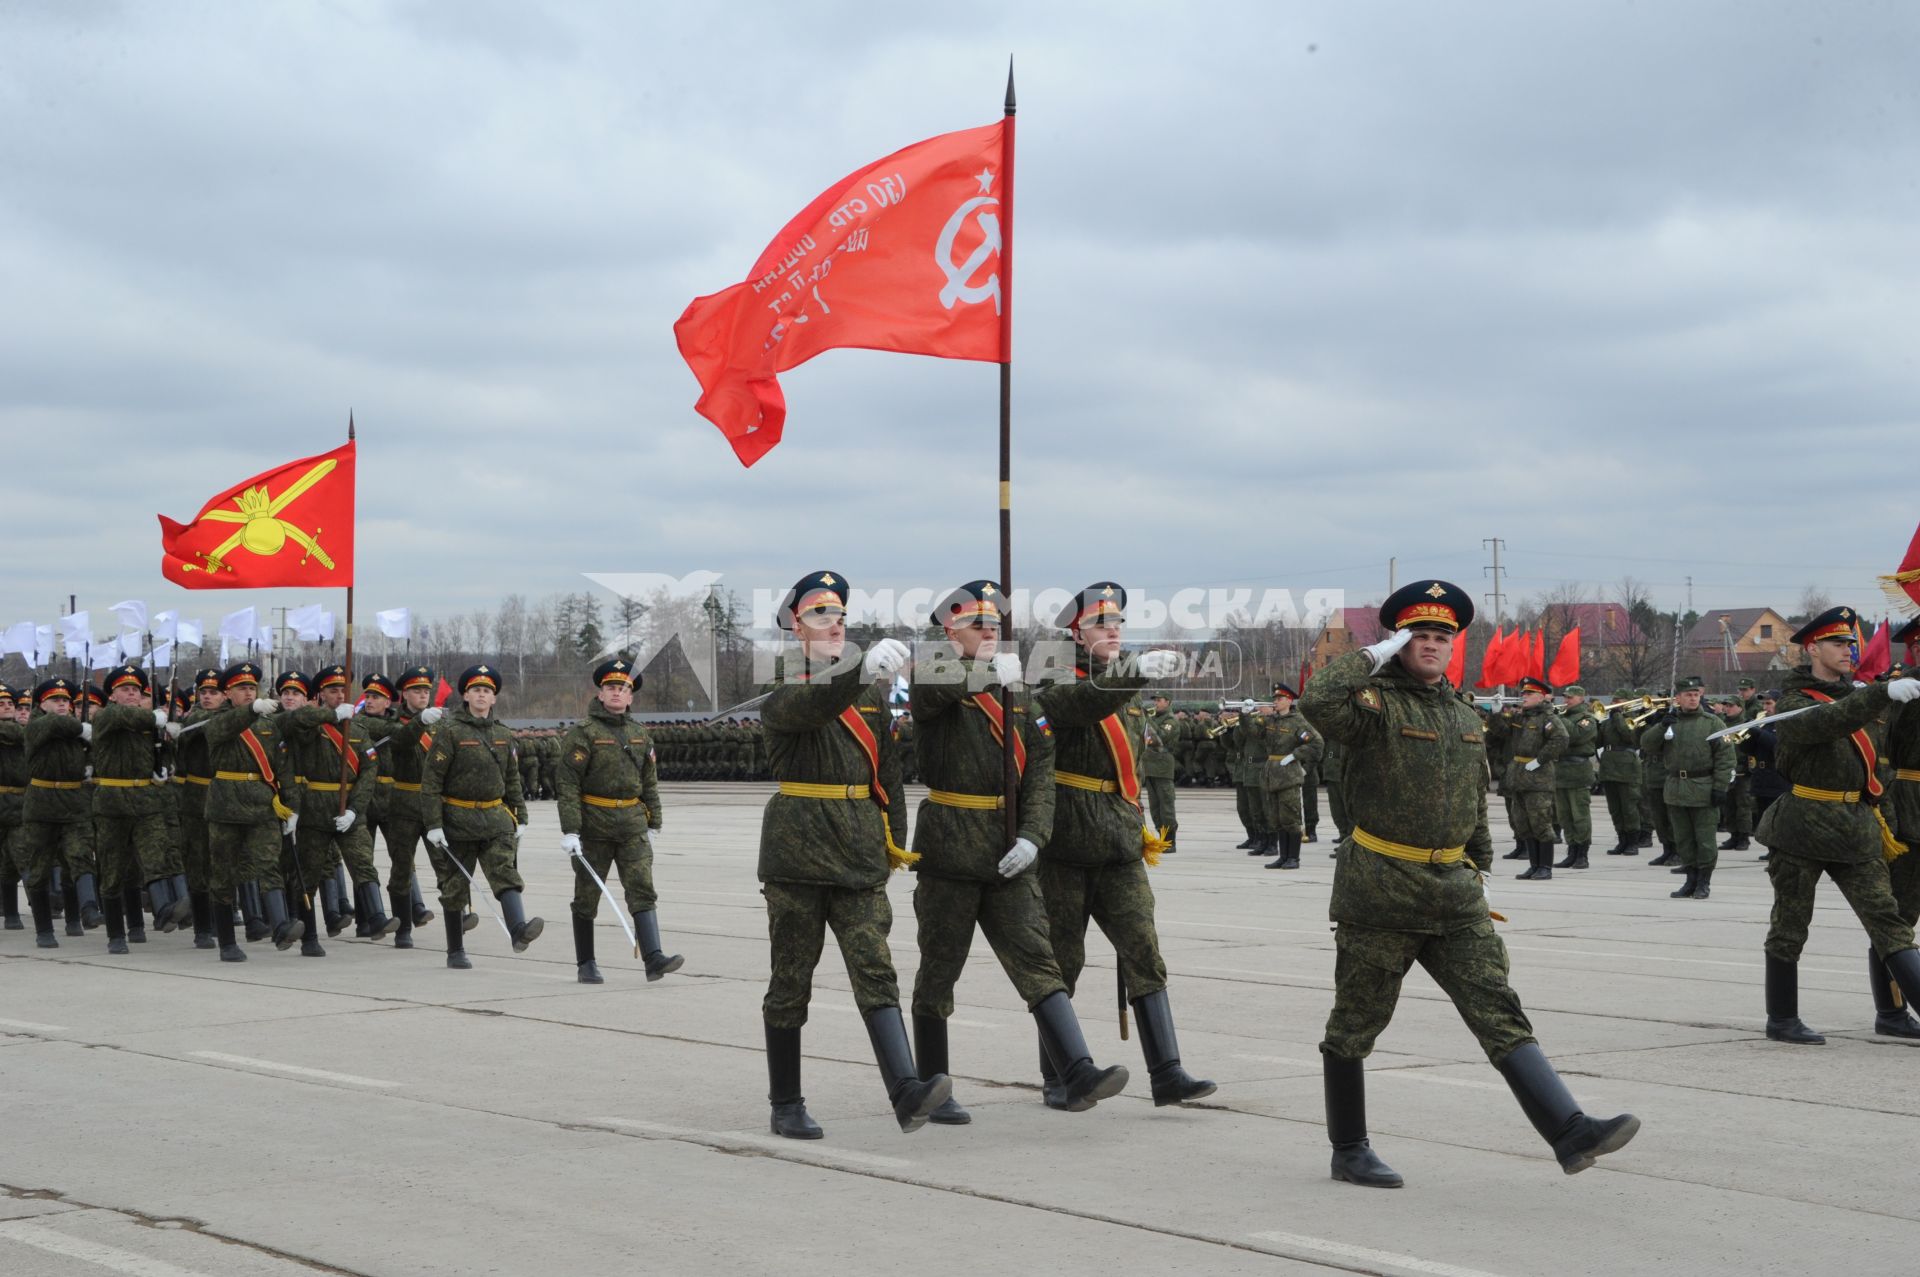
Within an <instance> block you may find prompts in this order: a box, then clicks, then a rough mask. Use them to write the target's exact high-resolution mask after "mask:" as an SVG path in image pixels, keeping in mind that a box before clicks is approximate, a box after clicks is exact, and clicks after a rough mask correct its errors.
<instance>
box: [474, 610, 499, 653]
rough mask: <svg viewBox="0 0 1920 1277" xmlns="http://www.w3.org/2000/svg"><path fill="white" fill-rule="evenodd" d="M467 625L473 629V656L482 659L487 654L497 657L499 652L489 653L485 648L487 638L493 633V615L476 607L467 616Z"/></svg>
mask: <svg viewBox="0 0 1920 1277" xmlns="http://www.w3.org/2000/svg"><path fill="white" fill-rule="evenodd" d="M467 624H468V625H470V626H472V627H473V654H474V655H475V656H478V657H482V658H485V657H486V656H488V655H489V654H491V655H493V656H498V655H499V652H497V651H495V652H492V653H489V651H488V648H487V636H488V635H489V634H491V633H493V613H491V612H489V611H487V609H485V608H483V607H477V608H475V609H473V611H472V612H469V613H468V614H467Z"/></svg>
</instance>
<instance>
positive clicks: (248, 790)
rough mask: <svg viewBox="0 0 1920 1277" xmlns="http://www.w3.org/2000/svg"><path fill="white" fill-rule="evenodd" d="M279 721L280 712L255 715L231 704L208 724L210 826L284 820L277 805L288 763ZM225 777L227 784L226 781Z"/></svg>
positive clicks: (212, 715) (208, 802) (206, 729)
mask: <svg viewBox="0 0 1920 1277" xmlns="http://www.w3.org/2000/svg"><path fill="white" fill-rule="evenodd" d="M258 703H259V702H258V701H255V702H254V704H258ZM279 720H280V713H279V711H278V710H275V711H274V712H273V713H271V714H256V713H255V712H254V710H253V705H231V706H228V707H227V708H226V709H223V710H218V711H215V712H214V713H213V714H211V715H209V716H208V717H207V718H206V719H205V722H206V726H205V727H203V728H201V729H200V730H201V731H203V732H205V733H206V738H207V761H208V763H209V764H210V765H211V766H212V768H213V780H212V781H211V782H209V783H208V785H207V819H208V820H209V821H211V822H212V823H214V824H217V825H252V824H258V823H259V822H261V821H266V820H278V819H280V814H279V813H278V812H276V811H275V810H274V804H275V803H277V802H278V801H279V789H280V785H281V783H282V781H283V779H284V777H283V775H282V773H283V772H284V771H285V770H286V760H285V758H284V757H283V756H282V755H283V752H284V751H283V750H282V748H281V744H282V742H281V736H280V722H279ZM250 740H251V741H252V742H253V743H254V745H257V747H258V749H259V751H260V754H261V755H262V756H264V757H265V759H266V765H267V766H268V767H269V768H271V769H272V771H271V772H270V773H268V772H262V771H261V770H260V762H259V758H258V757H257V756H256V755H255V752H254V748H253V747H250V745H249V741H250ZM223 772H224V773H226V778H225V779H223V778H222V776H221V773H223ZM269 775H270V776H271V777H272V779H271V780H269V779H268V777H269ZM249 777H250V779H248V778H249ZM289 810H290V809H289Z"/></svg>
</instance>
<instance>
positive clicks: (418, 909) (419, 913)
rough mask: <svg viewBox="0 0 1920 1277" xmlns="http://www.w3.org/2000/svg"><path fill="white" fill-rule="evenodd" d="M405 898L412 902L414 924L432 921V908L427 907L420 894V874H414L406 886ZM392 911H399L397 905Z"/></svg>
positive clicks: (420, 925) (418, 925) (424, 924)
mask: <svg viewBox="0 0 1920 1277" xmlns="http://www.w3.org/2000/svg"><path fill="white" fill-rule="evenodd" d="M407 899H409V900H410V901H412V902H413V925H414V926H416V927H424V926H426V925H427V924H428V923H429V922H432V921H433V910H431V909H429V908H427V902H426V901H425V900H424V899H423V898H422V897H421V895H420V876H419V875H418V874H415V875H414V879H413V885H412V886H411V887H409V888H407ZM393 911H394V912H395V913H399V912H400V908H399V906H397V905H396V906H395V907H394V910H393Z"/></svg>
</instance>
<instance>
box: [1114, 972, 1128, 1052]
mask: <svg viewBox="0 0 1920 1277" xmlns="http://www.w3.org/2000/svg"><path fill="white" fill-rule="evenodd" d="M1113 987H1114V991H1115V992H1116V993H1118V994H1119V995H1120V1040H1121V1041H1122V1042H1125V1041H1126V1040H1127V973H1126V972H1125V971H1122V970H1121V969H1120V955H1119V954H1117V953H1116V954H1114V955H1113Z"/></svg>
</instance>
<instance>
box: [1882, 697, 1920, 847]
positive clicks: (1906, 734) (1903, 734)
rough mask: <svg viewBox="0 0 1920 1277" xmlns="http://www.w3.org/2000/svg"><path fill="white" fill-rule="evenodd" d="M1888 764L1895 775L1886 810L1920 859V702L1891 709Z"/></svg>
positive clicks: (1891, 822)
mask: <svg viewBox="0 0 1920 1277" xmlns="http://www.w3.org/2000/svg"><path fill="white" fill-rule="evenodd" d="M1887 762H1888V763H1890V764H1891V765H1892V766H1893V768H1894V774H1893V780H1892V782H1891V784H1890V785H1889V787H1888V790H1887V799H1888V801H1887V806H1886V807H1885V808H1884V809H1883V810H1885V811H1886V813H1887V820H1888V822H1889V823H1890V824H1892V825H1893V831H1894V833H1896V834H1898V835H1899V836H1900V838H1901V840H1902V841H1904V842H1906V843H1908V844H1910V845H1909V847H1908V851H1907V854H1908V855H1910V856H1920V846H1912V845H1911V844H1914V843H1920V702H1914V701H1909V702H1907V703H1906V704H1904V705H1893V706H1891V707H1890V708H1889V709H1888V711H1887ZM1902 772H1905V773H1906V775H1904V776H1902V775H1901V773H1902Z"/></svg>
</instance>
